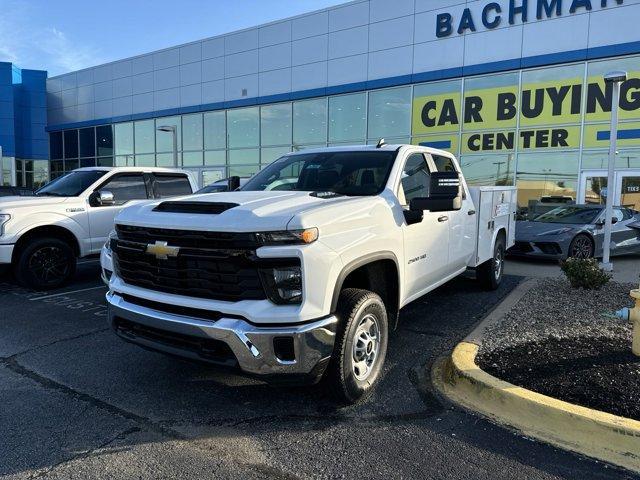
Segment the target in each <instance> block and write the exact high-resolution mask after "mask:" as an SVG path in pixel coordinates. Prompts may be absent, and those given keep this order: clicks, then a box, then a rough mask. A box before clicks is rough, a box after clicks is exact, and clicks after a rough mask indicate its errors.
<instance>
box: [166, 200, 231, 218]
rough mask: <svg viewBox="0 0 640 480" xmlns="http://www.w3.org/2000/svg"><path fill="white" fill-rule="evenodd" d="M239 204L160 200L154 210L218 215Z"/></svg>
mask: <svg viewBox="0 0 640 480" xmlns="http://www.w3.org/2000/svg"><path fill="white" fill-rule="evenodd" d="M237 206H239V204H237V203H223V202H180V201H174V202H171V201H170V202H162V203H161V204H159V205H158V206H157V207H156V208H154V209H153V211H154V212H166V213H201V214H209V215H219V214H221V213H222V212H226V211H227V210H230V209H232V208H234V207H237Z"/></svg>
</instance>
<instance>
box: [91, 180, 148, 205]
mask: <svg viewBox="0 0 640 480" xmlns="http://www.w3.org/2000/svg"><path fill="white" fill-rule="evenodd" d="M100 190H106V191H109V192H111V193H113V198H114V200H115V204H116V205H123V204H125V203H127V202H128V201H129V200H143V199H146V198H149V197H148V195H147V187H146V186H145V183H144V177H143V176H142V174H125V175H116V176H114V177H113V178H111V179H110V180H109V181H107V183H106V184H104V185H103V186H102V187H101V188H100Z"/></svg>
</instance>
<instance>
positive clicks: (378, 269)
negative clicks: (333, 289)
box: [340, 259, 400, 326]
mask: <svg viewBox="0 0 640 480" xmlns="http://www.w3.org/2000/svg"><path fill="white" fill-rule="evenodd" d="M344 288H362V289H365V290H369V291H371V292H374V293H377V294H378V295H380V298H382V301H383V302H384V304H385V307H386V308H387V316H388V317H389V324H390V326H395V325H396V323H397V320H398V310H399V303H400V290H399V288H400V285H399V277H398V267H397V265H396V262H394V261H393V260H390V259H384V260H376V261H373V262H371V263H367V264H365V265H362V266H360V267H358V268H356V269H355V270H353V271H352V272H349V274H348V275H347V276H346V277H345V279H344V281H343V282H342V285H341V288H340V290H342V289H344Z"/></svg>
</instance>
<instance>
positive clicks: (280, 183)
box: [102, 142, 516, 402]
mask: <svg viewBox="0 0 640 480" xmlns="http://www.w3.org/2000/svg"><path fill="white" fill-rule="evenodd" d="M515 211H516V191H515V188H514V187H480V188H469V187H468V186H467V184H466V182H465V181H464V178H463V176H462V174H461V173H460V167H459V165H458V162H457V160H456V159H455V158H454V157H453V156H452V155H451V154H449V153H447V152H444V151H440V150H435V149H430V148H426V147H419V146H412V145H385V144H384V143H383V142H381V143H379V144H378V146H359V147H339V148H323V149H318V150H304V151H302V152H297V153H291V154H287V155H285V156H283V157H282V158H280V159H278V160H276V161H275V162H274V163H272V164H271V165H269V166H268V167H266V168H265V169H263V170H262V171H261V172H259V173H258V174H256V175H255V176H254V177H252V178H251V179H250V180H249V181H248V182H247V183H246V184H245V185H244V186H243V187H242V188H241V189H240V190H239V191H234V192H228V193H214V194H209V195H199V196H192V197H187V198H181V199H175V200H170V201H157V202H151V203H147V204H145V205H140V206H133V207H131V208H127V209H125V210H123V211H122V212H121V213H120V214H119V215H118V216H117V218H116V229H115V232H114V233H113V234H112V237H111V241H110V242H109V243H108V245H105V251H104V252H103V255H102V259H103V267H106V268H110V269H111V268H113V269H114V273H113V275H112V276H111V280H110V283H109V292H108V293H107V302H108V307H109V321H110V323H111V325H112V327H113V329H114V330H115V332H116V333H117V335H119V336H120V337H121V338H123V339H125V340H127V341H129V342H133V343H135V344H138V345H141V346H143V347H146V348H149V349H153V350H158V351H162V352H165V353H169V354H172V355H179V356H182V357H186V358H190V359H194V360H200V361H205V362H209V363H213V364H218V365H226V366H235V367H239V369H240V370H241V371H243V372H244V373H245V374H249V375H253V376H257V377H260V378H262V379H265V380H271V381H286V382H296V383H300V382H311V383H313V382H317V381H319V380H321V379H323V381H326V382H327V384H328V385H330V386H331V387H332V389H333V390H334V392H335V393H336V394H337V396H338V399H339V400H340V401H342V402H355V401H357V400H358V399H359V398H361V397H362V396H363V395H365V394H367V393H368V392H369V391H370V390H371V389H372V387H373V386H374V384H375V383H376V380H377V379H378V378H379V376H380V372H381V369H382V366H383V363H384V360H385V354H386V350H387V342H388V337H389V332H390V330H392V329H393V328H394V327H395V325H396V322H397V320H398V312H399V310H400V308H401V307H403V306H404V305H406V304H407V303H409V302H411V301H412V300H415V299H417V298H418V297H420V296H422V295H424V294H425V293H427V292H429V291H431V290H433V289H435V288H436V287H438V286H439V285H442V284H443V283H445V282H447V281H448V280H450V279H452V278H454V277H456V276H457V275H460V274H462V273H464V272H465V271H466V270H467V269H469V268H472V269H475V271H476V275H477V277H478V279H479V280H480V281H482V282H483V283H484V284H485V285H486V286H487V287H489V288H496V287H497V286H498V284H499V283H500V281H501V278H502V272H503V258H504V253H505V250H506V248H508V247H509V246H511V245H512V244H513V235H514V221H515V220H514V218H515ZM112 264H113V266H112Z"/></svg>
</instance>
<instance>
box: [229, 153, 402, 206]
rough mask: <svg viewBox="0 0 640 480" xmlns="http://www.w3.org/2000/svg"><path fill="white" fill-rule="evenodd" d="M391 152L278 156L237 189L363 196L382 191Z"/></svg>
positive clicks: (387, 176) (389, 168)
mask: <svg viewBox="0 0 640 480" xmlns="http://www.w3.org/2000/svg"><path fill="white" fill-rule="evenodd" d="M395 157H396V152H395V151H388V150H385V151H375V150H374V151H364V152H363V151H354V152H345V151H337V152H320V153H302V154H296V155H289V156H286V157H282V158H279V159H278V160H276V161H275V162H273V163H272V164H271V165H269V166H268V167H266V168H265V169H264V170H262V171H260V172H259V173H257V174H256V175H255V176H253V177H252V178H251V179H250V180H249V181H248V182H247V184H246V185H245V186H244V187H242V188H241V189H240V190H243V191H247V190H249V191H256V190H289V191H291V190H295V191H302V192H334V193H337V194H340V195H349V196H364V195H377V194H378V193H380V192H382V190H383V189H384V186H385V184H386V183H387V178H389V173H390V172H391V167H392V166H393V162H394V160H395Z"/></svg>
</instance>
